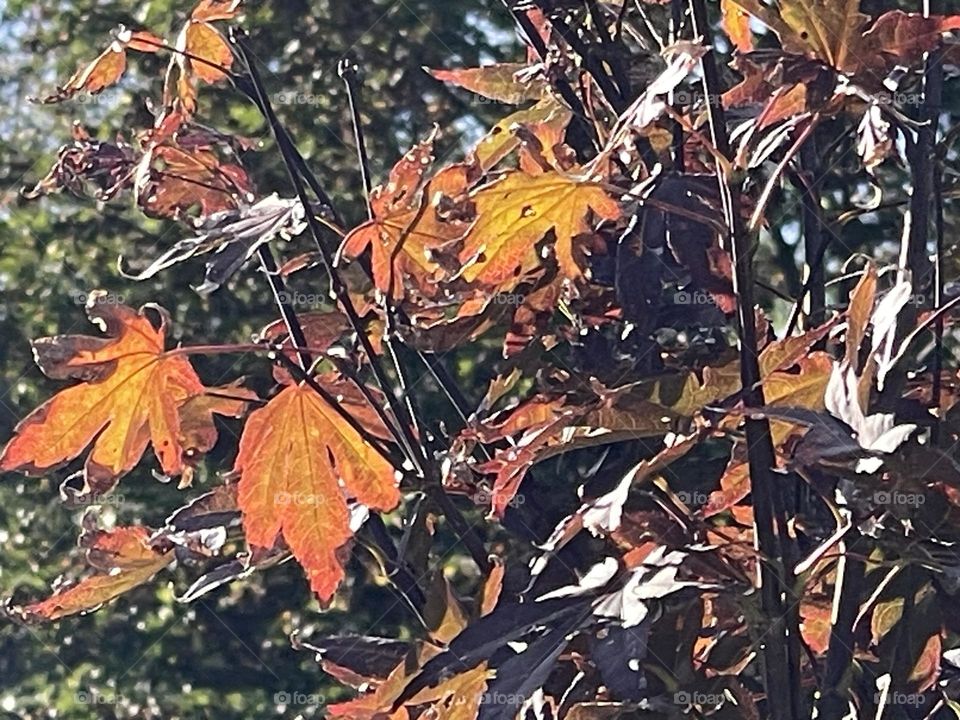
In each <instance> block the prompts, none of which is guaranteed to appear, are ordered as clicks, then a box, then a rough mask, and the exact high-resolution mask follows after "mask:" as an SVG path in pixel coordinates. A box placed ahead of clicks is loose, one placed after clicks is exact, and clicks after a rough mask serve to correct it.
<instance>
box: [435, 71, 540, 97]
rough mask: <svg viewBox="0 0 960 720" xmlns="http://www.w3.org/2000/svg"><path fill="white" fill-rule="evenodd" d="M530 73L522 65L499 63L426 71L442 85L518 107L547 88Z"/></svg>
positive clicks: (537, 75) (534, 73) (535, 73)
mask: <svg viewBox="0 0 960 720" xmlns="http://www.w3.org/2000/svg"><path fill="white" fill-rule="evenodd" d="M531 70H532V69H531V68H530V67H529V66H528V65H524V64H522V63H501V64H499V65H488V66H486V67H479V68H460V69H458V70H432V69H427V72H429V73H430V74H431V75H433V77H435V78H436V79H437V80H440V81H441V82H447V83H451V84H452V85H456V86H458V87H462V88H464V89H465V90H469V91H470V92H472V93H476V94H477V95H482V96H483V97H485V98H489V99H490V100H495V101H497V102H502V103H507V104H508V105H519V104H520V103H522V102H524V101H526V100H539V99H540V97H541V96H542V95H543V94H544V92H545V91H546V89H547V82H546V80H545V79H544V78H543V76H542V75H541V74H539V73H537V72H531Z"/></svg>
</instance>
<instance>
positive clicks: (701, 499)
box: [677, 490, 710, 506]
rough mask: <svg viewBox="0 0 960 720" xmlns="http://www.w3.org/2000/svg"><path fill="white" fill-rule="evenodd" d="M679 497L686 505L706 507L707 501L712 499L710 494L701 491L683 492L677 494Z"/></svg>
mask: <svg viewBox="0 0 960 720" xmlns="http://www.w3.org/2000/svg"><path fill="white" fill-rule="evenodd" d="M677 497H678V498H680V500H681V501H682V502H683V504H684V505H694V506H695V505H706V504H707V500H709V499H710V494H709V493H705V492H703V491H701V490H681V491H680V492H678V493H677Z"/></svg>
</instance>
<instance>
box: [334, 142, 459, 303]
mask: <svg viewBox="0 0 960 720" xmlns="http://www.w3.org/2000/svg"><path fill="white" fill-rule="evenodd" d="M436 136H437V133H436V131H435V132H433V133H431V135H430V136H429V137H428V138H427V139H426V140H424V141H423V142H421V143H420V144H418V145H416V146H415V147H413V148H412V149H411V150H410V151H409V152H408V153H407V154H406V155H405V156H404V157H403V158H402V159H401V160H400V161H399V162H398V163H397V164H396V165H395V166H394V168H393V170H392V171H391V172H390V177H389V179H388V181H387V183H386V184H385V185H381V186H378V187H377V188H375V189H374V191H373V193H372V194H371V197H370V206H371V209H372V210H373V213H374V219H373V220H371V221H369V222H366V223H364V224H363V225H361V226H360V227H358V228H356V229H355V230H353V231H352V232H351V233H350V234H349V235H347V237H346V238H344V241H343V245H342V246H341V248H340V254H341V255H342V256H344V257H347V258H356V257H358V256H360V255H361V254H362V253H363V252H364V251H365V250H366V249H367V248H370V251H371V253H372V258H371V262H372V265H373V279H374V283H375V284H376V286H377V289H378V290H380V292H382V293H389V294H390V295H391V297H394V298H402V297H404V287H405V284H407V283H412V284H413V285H414V286H415V287H416V288H417V289H418V290H419V292H421V293H422V294H424V295H426V296H428V297H432V296H434V295H435V294H436V293H437V291H438V286H437V282H436V278H437V275H438V273H439V272H440V270H441V267H440V265H439V264H438V263H437V261H436V259H435V257H434V253H435V252H437V251H439V250H441V249H442V248H444V247H446V246H447V245H449V244H451V243H452V242H453V241H455V240H457V239H459V238H460V237H461V236H462V235H463V233H464V232H465V231H466V228H467V225H466V224H465V223H464V222H463V221H462V220H458V219H455V218H449V219H448V218H444V217H441V214H440V213H441V208H442V206H443V205H445V204H446V203H447V202H448V201H449V199H450V198H455V197H458V196H460V195H461V194H462V193H464V192H465V191H466V188H467V186H468V184H469V176H470V170H469V168H468V167H467V166H465V165H454V166H451V167H447V168H444V169H443V170H441V171H440V172H439V173H437V174H436V175H435V176H434V177H433V178H432V179H431V180H430V181H429V182H427V181H426V180H425V177H426V174H427V172H428V171H429V169H430V167H431V164H432V162H433V159H434V158H433V145H434V142H435V140H436Z"/></svg>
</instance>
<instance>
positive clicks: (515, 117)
mask: <svg viewBox="0 0 960 720" xmlns="http://www.w3.org/2000/svg"><path fill="white" fill-rule="evenodd" d="M571 117H573V116H572V114H571V113H570V111H569V110H567V109H566V108H565V107H563V106H562V105H560V104H559V103H558V102H557V101H556V100H555V99H554V98H553V97H552V96H548V97H545V98H544V99H543V100H541V101H540V102H538V103H537V104H536V105H534V106H532V107H530V108H527V109H526V110H518V111H517V112H515V113H513V114H511V115H508V116H507V117H505V118H504V119H503V120H501V121H500V122H498V123H497V124H496V125H494V126H493V127H492V128H491V129H490V131H489V132H488V133H487V134H486V135H485V136H484V138H483V139H482V140H481V141H480V142H479V143H477V146H476V147H475V148H474V150H473V153H472V156H471V161H470V163H471V165H473V166H476V167H477V168H479V169H480V171H481V174H482V173H487V172H489V171H490V170H492V169H493V168H494V167H496V166H497V165H498V164H499V163H500V162H501V161H502V160H503V159H504V158H506V157H507V156H508V155H509V154H510V153H512V152H513V151H514V150H516V149H517V148H519V147H520V144H521V139H520V137H518V135H517V132H516V130H517V128H522V127H528V126H530V127H541V128H550V129H553V128H561V129H565V128H566V127H567V125H568V124H569V123H570V118H571Z"/></svg>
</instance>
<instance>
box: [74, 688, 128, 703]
mask: <svg viewBox="0 0 960 720" xmlns="http://www.w3.org/2000/svg"><path fill="white" fill-rule="evenodd" d="M74 699H75V700H76V702H77V704H79V705H122V704H124V703H126V701H127V699H126V698H125V697H124V696H123V694H122V693H118V692H102V691H100V690H77V692H76V693H75V694H74Z"/></svg>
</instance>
